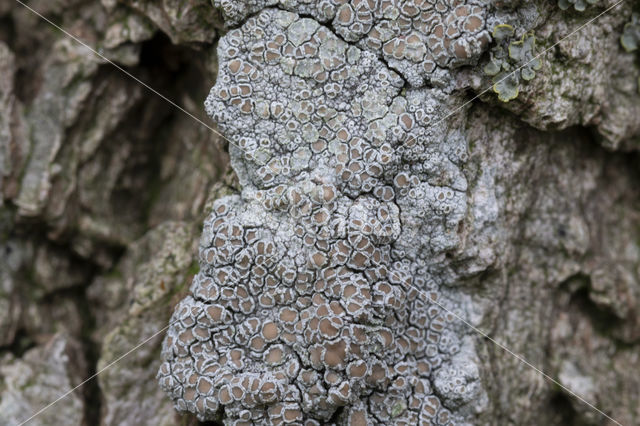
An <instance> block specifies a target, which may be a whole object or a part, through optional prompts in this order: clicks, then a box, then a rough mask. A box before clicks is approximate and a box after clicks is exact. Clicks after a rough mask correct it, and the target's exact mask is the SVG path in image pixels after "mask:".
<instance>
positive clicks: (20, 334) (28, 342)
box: [0, 328, 36, 358]
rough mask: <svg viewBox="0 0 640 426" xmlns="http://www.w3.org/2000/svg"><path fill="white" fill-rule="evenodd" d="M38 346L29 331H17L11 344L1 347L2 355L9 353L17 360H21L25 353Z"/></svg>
mask: <svg viewBox="0 0 640 426" xmlns="http://www.w3.org/2000/svg"><path fill="white" fill-rule="evenodd" d="M35 346H36V342H35V341H34V340H33V339H32V338H31V336H30V335H29V334H28V333H27V331H26V330H25V329H23V328H20V329H18V330H17V331H16V334H15V336H14V337H13V341H12V342H11V344H9V345H6V346H0V354H1V353H3V352H9V353H11V355H13V356H14V357H16V358H21V357H22V356H23V355H24V354H25V352H27V351H28V350H29V349H31V348H33V347H35Z"/></svg>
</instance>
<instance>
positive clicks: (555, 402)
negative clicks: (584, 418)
mask: <svg viewBox="0 0 640 426" xmlns="http://www.w3.org/2000/svg"><path fill="white" fill-rule="evenodd" d="M569 398H570V397H569V396H567V395H566V394H564V393H562V392H555V393H553V394H552V395H551V398H550V399H549V404H548V407H549V411H548V413H549V425H550V426H555V425H557V426H586V425H584V423H582V422H580V421H579V420H578V413H577V412H576V410H575V408H574V407H573V404H571V400H570V399H569Z"/></svg>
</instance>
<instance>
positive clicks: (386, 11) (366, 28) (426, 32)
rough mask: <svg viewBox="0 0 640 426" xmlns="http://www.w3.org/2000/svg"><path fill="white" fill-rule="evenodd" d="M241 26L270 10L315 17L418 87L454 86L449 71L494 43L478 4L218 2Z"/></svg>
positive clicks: (472, 0)
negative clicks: (246, 20)
mask: <svg viewBox="0 0 640 426" xmlns="http://www.w3.org/2000/svg"><path fill="white" fill-rule="evenodd" d="M214 4H215V5H216V6H217V7H219V8H220V9H221V10H222V13H223V15H224V16H225V19H226V21H227V23H229V24H231V25H237V24H238V23H240V22H242V21H243V20H244V19H245V18H246V17H247V16H249V15H250V14H251V13H255V12H257V11H259V10H262V9H264V8H266V7H268V6H278V7H280V8H282V9H286V10H290V11H292V12H296V13H300V14H305V15H311V16H313V17H314V18H315V19H316V20H318V21H319V22H324V23H327V24H331V26H332V28H334V29H335V32H336V33H337V35H339V36H340V37H342V38H343V39H344V40H345V41H347V42H350V43H354V44H357V46H359V47H360V48H361V49H363V50H368V51H370V52H372V53H375V54H376V55H378V56H379V57H381V58H384V60H385V61H386V62H387V63H388V64H389V65H390V66H391V67H392V68H394V69H395V70H397V71H398V72H399V73H400V74H401V75H402V77H403V78H404V79H405V80H407V81H408V82H409V83H410V84H411V85H412V86H413V87H421V86H423V85H425V84H426V83H434V84H437V85H441V86H445V85H448V84H450V80H451V76H450V72H449V70H451V69H453V68H456V67H460V66H462V65H469V64H473V63H475V62H477V60H478V58H479V57H480V55H481V54H482V53H483V52H484V51H485V50H486V48H487V47H488V44H489V42H490V40H491V38H490V36H489V32H488V31H487V28H486V20H487V12H488V5H487V4H486V2H483V1H478V0H464V1H452V0H447V1H438V2H435V1H426V0H407V1H398V0H384V1H362V0H348V1H341V0H322V1H318V2H309V1H305V0H294V1H284V0H261V1H256V0H243V1H230V0H214Z"/></svg>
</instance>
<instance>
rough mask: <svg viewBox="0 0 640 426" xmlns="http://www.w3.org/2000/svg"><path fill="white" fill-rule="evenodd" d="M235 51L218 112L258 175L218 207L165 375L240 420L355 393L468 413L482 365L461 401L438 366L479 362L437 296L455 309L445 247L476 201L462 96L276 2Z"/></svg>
mask: <svg viewBox="0 0 640 426" xmlns="http://www.w3.org/2000/svg"><path fill="white" fill-rule="evenodd" d="M218 56H219V61H220V62H219V63H220V68H219V74H218V79H217V82H216V85H215V86H214V87H213V88H212V89H211V93H210V95H209V97H208V98H207V101H206V109H207V112H208V113H209V115H210V116H211V117H212V118H213V119H214V120H215V121H216V123H218V125H219V127H220V129H221V130H222V131H223V132H224V134H225V136H226V137H228V138H229V139H230V140H232V141H234V143H235V144H237V146H235V144H234V145H231V146H230V148H229V149H230V154H231V162H232V165H233V168H234V170H235V171H236V173H237V174H238V177H239V180H240V183H241V185H242V186H243V189H242V192H241V194H238V195H234V196H228V197H224V198H222V199H220V200H218V201H216V203H215V204H214V207H213V214H212V215H211V216H210V217H209V218H208V219H207V220H206V222H205V226H204V230H203V233H202V237H201V242H200V253H199V255H200V272H199V273H198V274H197V276H196V277H195V278H194V280H193V283H192V286H191V294H190V295H189V296H188V297H186V298H185V299H183V300H182V301H181V302H180V304H179V305H178V306H177V308H176V310H175V312H174V315H173V318H172V320H171V323H170V324H171V325H170V328H169V331H168V334H167V337H166V339H165V341H164V346H163V360H164V363H163V365H162V367H161V368H160V371H159V373H158V378H159V381H160V384H161V386H162V388H163V389H164V390H165V391H166V392H167V394H168V395H169V396H170V397H171V398H172V399H173V400H174V401H175V404H176V408H177V409H178V410H179V411H190V412H193V413H196V414H197V415H198V417H199V418H201V419H215V418H218V417H219V416H220V414H221V413H224V419H225V421H226V422H228V423H232V422H234V421H247V422H254V423H258V424H271V423H279V422H287V423H288V422H297V423H300V422H303V421H305V422H306V424H310V425H311V424H319V423H320V422H324V421H327V420H328V419H330V418H331V417H332V416H333V415H334V414H335V413H336V411H337V410H338V409H339V408H340V407H346V408H347V409H346V410H343V413H347V414H348V417H349V418H353V417H356V418H364V419H369V420H368V421H369V422H370V423H372V424H388V423H389V422H394V423H395V422H405V423H407V424H416V423H418V422H425V423H429V422H433V423H434V424H450V423H451V422H455V421H458V420H461V419H462V418H463V416H464V415H466V414H467V412H466V411H460V412H458V411H456V410H457V409H458V408H460V407H461V406H462V405H464V404H466V403H469V402H470V401H472V400H475V398H476V396H477V395H479V394H481V393H482V392H483V391H482V387H481V384H480V382H479V376H478V375H473V374H471V375H469V374H467V375H466V376H465V380H466V382H465V383H466V384H467V385H468V387H467V388H464V389H462V388H456V389H457V391H458V393H459V395H458V397H456V398H457V399H455V398H449V399H448V401H449V402H451V403H449V402H447V401H443V400H441V398H440V397H439V396H437V395H436V394H435V393H434V390H433V380H434V371H435V370H436V369H438V368H439V367H441V366H443V365H445V364H446V365H449V366H451V368H462V369H466V368H471V369H473V367H472V366H471V365H470V364H469V363H473V361H472V358H469V357H465V358H461V357H458V358H455V355H456V354H457V353H458V352H459V351H460V350H461V343H460V342H461V340H460V339H461V338H462V337H463V335H465V334H466V333H467V331H466V330H464V331H461V330H458V329H454V328H452V326H451V322H452V321H453V320H454V318H453V317H452V316H451V315H450V314H448V313H447V312H446V311H444V310H443V309H442V308H440V307H439V306H438V305H437V304H433V303H431V302H430V301H436V302H438V303H439V304H440V305H442V306H449V307H450V309H455V308H456V304H455V303H454V302H452V300H455V298H454V297H450V295H451V290H449V289H448V288H446V287H445V285H446V284H449V283H450V281H451V275H450V274H448V273H447V272H445V270H446V269H447V262H448V261H447V260H446V256H445V254H446V253H447V252H450V251H452V250H455V249H456V248H457V246H458V244H459V237H458V227H459V224H460V222H461V221H462V220H463V218H464V216H465V214H466V190H467V182H466V179H465V177H464V175H463V173H462V166H463V165H464V163H465V162H466V160H467V152H466V151H467V147H466V140H465V138H464V136H463V134H462V133H461V132H460V131H459V130H458V128H459V127H460V126H462V125H463V121H462V120H460V119H458V118H450V119H448V120H445V121H443V120H441V119H440V118H441V117H443V116H444V115H445V114H446V113H447V112H448V111H449V110H450V109H451V108H453V107H454V106H455V105H459V104H460V100H459V99H458V98H456V97H451V96H448V95H445V94H444V93H443V92H441V91H440V90H437V89H408V90H402V88H403V85H404V82H403V80H402V79H401V78H400V76H399V75H398V74H396V73H395V72H394V71H391V70H390V69H388V68H387V66H385V64H384V63H383V62H381V61H379V60H378V59H377V57H376V55H375V54H373V53H372V52H369V51H367V50H363V49H360V48H357V47H354V46H349V45H348V44H347V43H345V42H344V41H343V40H341V39H340V38H339V37H337V36H336V35H335V34H333V33H332V32H331V31H330V30H329V29H328V28H326V27H325V26H322V25H319V24H318V23H317V22H314V21H313V20H310V19H307V18H300V16H299V15H297V14H295V13H291V12H286V11H281V10H276V9H268V10H265V11H262V12H260V13H259V14H257V15H255V16H252V17H251V18H249V19H248V20H247V21H246V22H245V23H244V24H243V25H242V26H241V27H239V28H237V29H233V30H231V31H229V32H228V33H227V34H226V35H225V36H224V37H223V38H222V39H221V40H220V43H219V48H218ZM458 363H462V364H465V366H463V365H458ZM465 371H466V370H465ZM454 399H455V401H457V402H456V403H455V404H454V403H453V401H454ZM363 407H364V408H363ZM452 408H453V409H454V410H453V411H452V410H451V409H452ZM345 421H346V419H345Z"/></svg>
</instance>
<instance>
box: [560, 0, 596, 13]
mask: <svg viewBox="0 0 640 426" xmlns="http://www.w3.org/2000/svg"><path fill="white" fill-rule="evenodd" d="M597 2H598V0H558V7H559V8H560V9H562V10H567V9H569V8H570V7H571V6H573V8H574V9H575V10H576V11H578V12H584V11H585V10H586V9H587V7H589V6H592V5H594V4H596V3H597Z"/></svg>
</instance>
